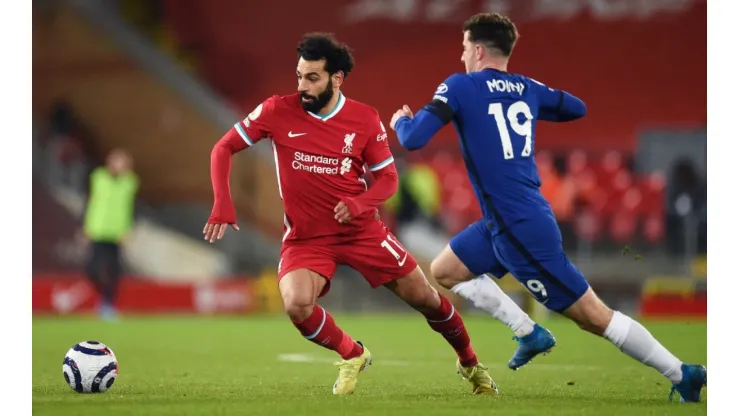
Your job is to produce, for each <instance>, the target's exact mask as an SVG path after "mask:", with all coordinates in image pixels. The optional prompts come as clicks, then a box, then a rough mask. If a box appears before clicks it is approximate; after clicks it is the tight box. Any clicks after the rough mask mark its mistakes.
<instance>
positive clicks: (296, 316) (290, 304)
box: [283, 299, 313, 322]
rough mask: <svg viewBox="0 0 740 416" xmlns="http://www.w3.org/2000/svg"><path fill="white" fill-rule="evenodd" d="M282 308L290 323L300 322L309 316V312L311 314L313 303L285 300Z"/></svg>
mask: <svg viewBox="0 0 740 416" xmlns="http://www.w3.org/2000/svg"><path fill="white" fill-rule="evenodd" d="M283 308H284V309H285V313H286V314H287V315H288V317H289V318H290V320H291V321H293V322H301V321H305V320H306V319H308V317H309V316H311V312H313V301H311V300H296V299H291V300H285V301H283Z"/></svg>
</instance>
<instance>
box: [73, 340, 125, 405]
mask: <svg viewBox="0 0 740 416" xmlns="http://www.w3.org/2000/svg"><path fill="white" fill-rule="evenodd" d="M62 371H63V374H64V381H66V382H67V384H69V387H70V388H72V390H74V391H76V392H77V393H104V392H106V391H108V389H109V388H111V386H112V385H113V383H114V382H115V381H116V378H117V377H118V360H117V359H116V355H115V354H114V353H113V350H111V349H110V348H108V347H107V346H106V345H105V344H103V343H100V342H97V341H85V342H80V343H79V344H75V346H73V347H72V348H70V349H69V351H67V355H65V356H64V364H62Z"/></svg>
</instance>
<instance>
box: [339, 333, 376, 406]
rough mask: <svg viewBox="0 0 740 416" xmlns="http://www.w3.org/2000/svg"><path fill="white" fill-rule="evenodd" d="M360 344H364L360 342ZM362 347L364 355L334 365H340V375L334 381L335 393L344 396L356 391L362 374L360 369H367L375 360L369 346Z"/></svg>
mask: <svg viewBox="0 0 740 416" xmlns="http://www.w3.org/2000/svg"><path fill="white" fill-rule="evenodd" d="M358 344H360V345H362V344H361V343H359V342H358ZM362 348H363V351H362V355H360V356H359V357H355V358H351V359H349V360H342V361H339V362H337V363H334V365H336V366H337V367H339V377H337V381H336V382H334V389H333V392H334V394H336V395H340V396H344V395H348V394H352V393H354V392H355V387H356V386H357V377H358V376H359V375H360V371H365V370H366V369H367V366H369V365H370V364H372V362H373V357H372V356H371V355H370V351H368V349H367V347H365V346H364V345H362Z"/></svg>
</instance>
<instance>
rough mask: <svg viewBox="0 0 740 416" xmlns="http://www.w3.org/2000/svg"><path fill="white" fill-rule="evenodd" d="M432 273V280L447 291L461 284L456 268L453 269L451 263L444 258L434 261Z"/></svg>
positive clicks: (431, 267)
mask: <svg viewBox="0 0 740 416" xmlns="http://www.w3.org/2000/svg"><path fill="white" fill-rule="evenodd" d="M430 272H431V274H432V278H433V279H434V280H435V281H436V282H437V283H438V284H439V285H440V286H442V287H444V288H445V289H451V288H452V287H453V286H455V285H456V284H457V283H459V282H458V279H457V277H456V275H455V270H454V267H451V265H450V263H449V262H446V261H445V259H444V258H443V257H437V258H436V259H434V260H433V261H432V265H431V266H430Z"/></svg>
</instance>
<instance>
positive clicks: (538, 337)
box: [509, 324, 555, 370]
mask: <svg viewBox="0 0 740 416" xmlns="http://www.w3.org/2000/svg"><path fill="white" fill-rule="evenodd" d="M512 339H513V340H515V341H517V342H518V343H519V347H518V348H517V349H516V351H514V356H513V357H511V359H510V360H509V368H511V369H512V370H518V369H519V367H521V366H523V365H526V364H527V363H529V362H530V361H532V359H533V358H534V357H536V356H537V355H538V354H547V353H549V352H550V350H552V348H553V347H554V346H555V337H553V336H552V333H551V332H550V331H548V330H547V329H545V328H543V327H541V326H539V325H538V324H534V329H533V330H532V333H531V334H529V335H527V336H525V337H521V338H519V337H514V338H512Z"/></svg>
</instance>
